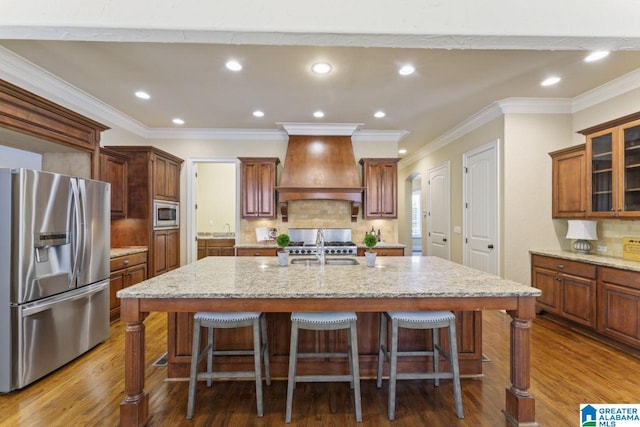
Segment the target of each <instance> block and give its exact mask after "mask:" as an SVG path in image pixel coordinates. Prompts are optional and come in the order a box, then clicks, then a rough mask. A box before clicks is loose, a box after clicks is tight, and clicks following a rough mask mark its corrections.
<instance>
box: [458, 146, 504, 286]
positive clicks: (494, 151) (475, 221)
mask: <svg viewBox="0 0 640 427" xmlns="http://www.w3.org/2000/svg"><path fill="white" fill-rule="evenodd" d="M498 144H499V140H495V141H493V142H490V143H489V144H486V145H483V146H482V147H479V148H477V149H475V150H472V151H469V152H467V153H465V154H464V155H463V166H464V168H463V171H464V181H463V182H464V187H463V208H464V228H465V230H464V232H465V239H464V256H463V262H464V265H467V266H469V267H473V268H476V269H478V270H482V271H486V272H487V273H491V274H495V275H500V263H499V260H500V255H499V254H500V252H499V245H498V244H499V235H498V233H499V224H500V218H499V212H500V210H499V194H500V192H499V183H498Z"/></svg>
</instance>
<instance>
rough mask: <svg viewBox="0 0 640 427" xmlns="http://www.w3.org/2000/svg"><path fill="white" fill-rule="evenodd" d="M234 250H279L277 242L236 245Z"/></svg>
mask: <svg viewBox="0 0 640 427" xmlns="http://www.w3.org/2000/svg"><path fill="white" fill-rule="evenodd" d="M234 248H241V249H277V248H278V245H276V242H275V241H272V242H255V243H236V245H235V246H234Z"/></svg>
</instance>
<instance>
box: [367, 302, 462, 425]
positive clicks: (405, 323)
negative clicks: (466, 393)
mask: <svg viewBox="0 0 640 427" xmlns="http://www.w3.org/2000/svg"><path fill="white" fill-rule="evenodd" d="M388 321H390V322H391V339H390V346H391V348H390V349H387V347H386V343H387V322H388ZM398 328H408V329H431V330H432V334H431V337H432V342H433V348H432V349H431V350H425V351H398ZM440 328H447V330H448V332H449V351H448V352H445V351H443V350H442V348H441V347H440V344H439V337H438V331H439V329H440ZM440 355H442V356H443V357H444V358H445V359H447V361H448V362H449V364H450V365H451V372H440V363H439V361H440ZM402 356H432V357H433V372H411V373H398V357H402ZM385 359H387V360H389V362H390V364H389V419H390V420H393V419H394V418H395V404H396V380H399V379H400V380H404V379H433V380H434V383H435V385H436V386H439V385H440V380H441V379H453V395H454V399H455V405H456V415H457V416H458V418H464V412H463V410H462V393H461V389H460V369H459V366H458V343H457V341H456V317H455V315H454V314H453V313H452V312H450V311H388V312H385V313H382V315H381V316H380V349H379V352H378V376H377V386H378V388H380V387H382V367H383V363H384V360H385Z"/></svg>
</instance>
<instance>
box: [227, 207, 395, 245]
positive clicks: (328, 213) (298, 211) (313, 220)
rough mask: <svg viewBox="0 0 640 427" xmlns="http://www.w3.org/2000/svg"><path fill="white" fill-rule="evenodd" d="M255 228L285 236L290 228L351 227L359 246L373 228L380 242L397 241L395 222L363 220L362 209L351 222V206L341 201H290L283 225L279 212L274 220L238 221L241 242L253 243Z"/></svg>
mask: <svg viewBox="0 0 640 427" xmlns="http://www.w3.org/2000/svg"><path fill="white" fill-rule="evenodd" d="M256 227H275V228H277V229H278V233H286V232H287V230H288V229H289V228H318V227H325V228H350V229H351V236H352V240H353V241H354V242H355V243H361V242H362V240H363V238H364V234H365V232H367V231H371V227H373V228H374V230H375V232H376V233H377V232H378V230H380V234H381V236H382V240H383V241H386V242H390V243H397V241H398V220H395V219H393V220H388V219H386V220H365V219H362V206H361V207H360V212H359V215H358V221H357V222H351V203H350V202H347V201H342V200H298V201H292V202H289V222H282V219H281V218H280V212H279V211H278V218H277V219H275V220H267V219H257V220H241V221H240V227H239V230H238V237H239V241H240V243H255V241H256V234H255V228H256Z"/></svg>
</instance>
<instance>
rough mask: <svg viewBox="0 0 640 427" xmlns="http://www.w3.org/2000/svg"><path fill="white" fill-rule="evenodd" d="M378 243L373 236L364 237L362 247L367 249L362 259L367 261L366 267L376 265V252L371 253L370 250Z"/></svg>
mask: <svg viewBox="0 0 640 427" xmlns="http://www.w3.org/2000/svg"><path fill="white" fill-rule="evenodd" d="M377 243H378V238H377V237H376V236H374V235H373V234H367V235H366V236H364V245H365V246H366V247H367V248H368V249H367V250H366V251H365V253H364V257H365V258H366V261H367V267H373V266H374V265H375V263H376V252H375V251H372V250H371V248H372V247H374V246H375V245H376V244H377Z"/></svg>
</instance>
